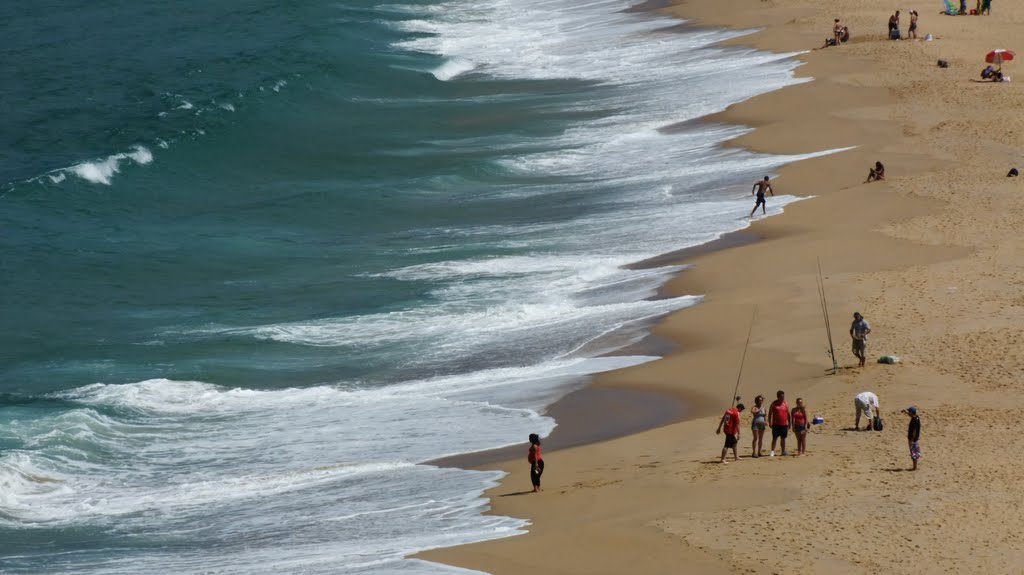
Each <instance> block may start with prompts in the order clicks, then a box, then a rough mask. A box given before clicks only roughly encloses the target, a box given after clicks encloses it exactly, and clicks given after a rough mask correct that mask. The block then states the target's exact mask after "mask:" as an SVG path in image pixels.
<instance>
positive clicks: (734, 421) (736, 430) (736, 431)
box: [715, 403, 743, 463]
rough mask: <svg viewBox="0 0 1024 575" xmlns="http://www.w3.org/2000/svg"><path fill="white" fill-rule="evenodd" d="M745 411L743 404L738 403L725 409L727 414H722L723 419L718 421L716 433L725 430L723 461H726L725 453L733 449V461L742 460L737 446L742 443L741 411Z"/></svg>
mask: <svg viewBox="0 0 1024 575" xmlns="http://www.w3.org/2000/svg"><path fill="white" fill-rule="evenodd" d="M741 411H743V404H742V403H737V404H736V407H730V408H729V409H727V410H725V414H724V415H722V420H721V421H719V422H718V429H716V430H715V434H716V435H717V434H720V433H722V430H723V429H724V430H725V447H723V448H722V463H725V454H726V452H728V451H729V449H732V459H733V461H739V460H740V454H739V453H738V452H737V451H736V446H737V445H739V443H740V412H741Z"/></svg>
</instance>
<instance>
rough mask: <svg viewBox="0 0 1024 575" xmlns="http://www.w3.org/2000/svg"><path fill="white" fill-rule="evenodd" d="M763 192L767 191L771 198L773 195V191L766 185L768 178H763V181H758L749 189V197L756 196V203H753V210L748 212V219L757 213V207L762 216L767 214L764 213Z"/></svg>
mask: <svg viewBox="0 0 1024 575" xmlns="http://www.w3.org/2000/svg"><path fill="white" fill-rule="evenodd" d="M765 191H767V192H768V193H769V194H771V195H773V196H774V195H775V190H772V185H771V184H769V183H768V176H765V177H764V179H763V180H758V181H756V182H754V187H753V188H751V190H750V193H751V195H756V196H757V201H756V202H754V209H752V210H750V217H754V212H756V211H757V206H761V213H762V214H766V213H768V212H766V211H765V203H764V193H765Z"/></svg>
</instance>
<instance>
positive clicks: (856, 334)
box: [850, 311, 871, 367]
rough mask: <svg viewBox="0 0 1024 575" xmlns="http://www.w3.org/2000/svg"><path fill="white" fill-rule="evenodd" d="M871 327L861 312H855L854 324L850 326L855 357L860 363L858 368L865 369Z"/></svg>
mask: <svg viewBox="0 0 1024 575" xmlns="http://www.w3.org/2000/svg"><path fill="white" fill-rule="evenodd" d="M869 333H871V326H870V325H869V324H868V321H867V320H866V319H864V316H862V315H860V312H859V311H855V312H853V323H851V324H850V337H851V338H852V339H853V355H855V356H857V359H858V360H859V361H860V364H859V365H858V367H864V362H865V361H867V353H868V334H869Z"/></svg>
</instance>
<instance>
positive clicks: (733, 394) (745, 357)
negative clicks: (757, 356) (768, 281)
mask: <svg viewBox="0 0 1024 575" xmlns="http://www.w3.org/2000/svg"><path fill="white" fill-rule="evenodd" d="M755 317H757V306H756V305H755V306H754V313H752V314H750V329H748V330H747V342H746V343H744V344H743V357H742V358H741V359H740V371H739V373H737V374H736V387H734V388H732V402H731V403H729V407H734V406H735V405H736V402H737V401H739V399H740V398H739V396H738V395H736V392H738V391H739V390H740V378H741V377H743V364H744V363H746V361H747V348H748V347H750V334H751V333H753V332H754V318H755Z"/></svg>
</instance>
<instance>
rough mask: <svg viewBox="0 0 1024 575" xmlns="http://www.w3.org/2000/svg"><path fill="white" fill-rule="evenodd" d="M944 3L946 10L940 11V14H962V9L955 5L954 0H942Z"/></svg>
mask: <svg viewBox="0 0 1024 575" xmlns="http://www.w3.org/2000/svg"><path fill="white" fill-rule="evenodd" d="M942 3H943V5H944V6H945V10H943V11H942V12H940V14H945V15H946V16H956V15H958V14H960V9H959V8H957V7H956V6H955V5H953V0H942Z"/></svg>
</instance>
